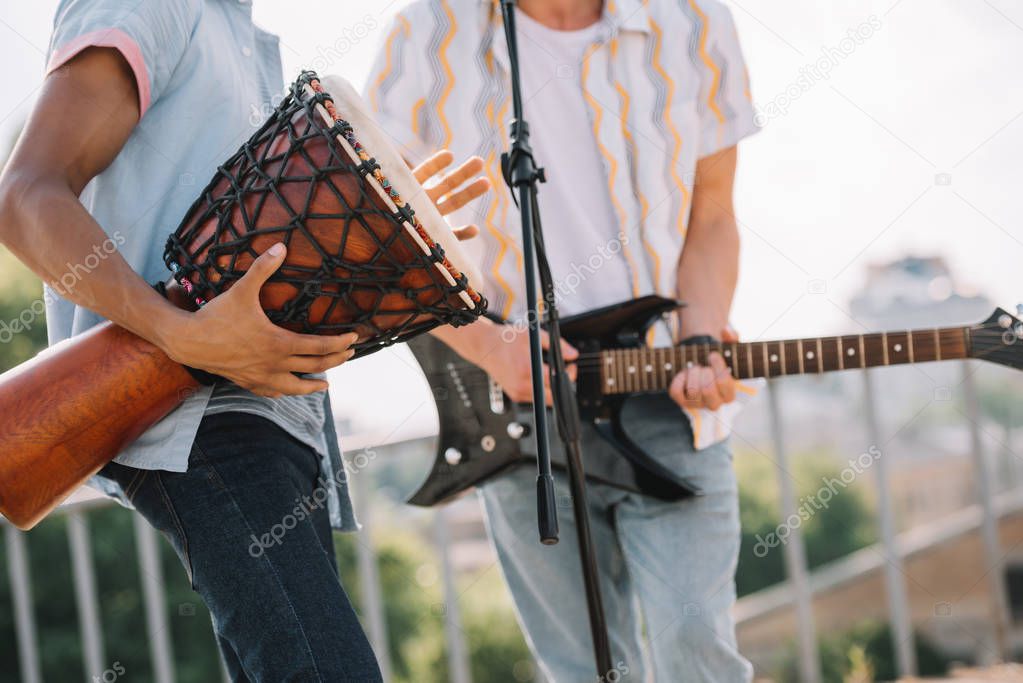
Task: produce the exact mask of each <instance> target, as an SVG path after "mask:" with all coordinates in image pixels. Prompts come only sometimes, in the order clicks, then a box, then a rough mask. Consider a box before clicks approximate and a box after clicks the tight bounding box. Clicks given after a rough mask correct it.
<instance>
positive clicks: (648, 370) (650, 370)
mask: <svg viewBox="0 0 1023 683" xmlns="http://www.w3.org/2000/svg"><path fill="white" fill-rule="evenodd" d="M643 369H644V370H646V371H647V372H653V371H654V366H652V365H648V366H646V367H645V368H643Z"/></svg>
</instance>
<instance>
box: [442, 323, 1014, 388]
mask: <svg viewBox="0 0 1023 683" xmlns="http://www.w3.org/2000/svg"><path fill="white" fill-rule="evenodd" d="M949 329H953V330H956V331H959V329H960V328H949ZM963 329H966V328H963ZM970 330H971V334H975V333H977V332H992V331H995V332H997V331H1001V330H1002V328H1001V327H1000V326H998V325H995V324H992V325H981V326H978V327H973V328H970ZM921 333H922V332H921V331H920V330H911V331H904V332H888V333H887V335H888V337H889V340H891V338H892V337H895V336H896V335H903V334H905V335H909V334H913V335H917V334H921ZM874 334H879V333H874ZM927 335H928V337H929V336H930V335H931V333H930V332H927ZM850 336H851V337H857V338H858V337H860V336H863V337H865V336H866V335H845V336H842V337H821V339H822V340H827V341H830V340H833V339H844V338H845V337H850ZM929 341H930V340H929V339H927V337H924V338H922V339H920V340H915V341H914V344H915V346H916V350H917V352H918V353H920V352H926V351H934V350H935V349H936V348H937V347H935V346H933V345H930V346H928V342H929ZM796 342H797V340H795V339H789V340H779V341H750V342H739V343H738V344H739V346H740V347H743V348H745V347H746V346H747V345H749V344H777V345H779V348H780V350H782V351H783V352H784V350H785V349H784V346H785V345H786V344H792V343H796ZM701 346H702V347H706V348H707V349H709V350H710V351H716V352H719V353H721V352H723V351H725V350H730V349H726V347H729V346H731V345H730V344H720V343H719V344H714V345H710V346H709V347H708V346H707V345H699V346H698V347H697V350H698V352H702V353H704V354H706V351H705V349H704V348H700V347H701ZM1005 346H1007V345H1006V344H1005V343H1004V342H1002V341H1000V340H989V339H985V338H984V337H983V336H980V337H979V338H975V339H973V344H972V350H973V352H974V353H975V354H976V355H978V356H980V355H984V354H987V353H991V352H995V351H999V350H1001V349H1004V348H1005ZM638 348H640V349H641V350H645V351H655V350H658V349H653V348H650V347H638ZM661 348H663V349H666V350H668V351H676V350H678V349H680V348H683V347H678V346H674V347H661ZM613 350H614V349H606V350H604V351H588V352H583V353H580V354H579V358H578V360H576V361H575V362H574V363H568V364H569V365H575V366H576V367H577V368H578V369H579V370H584V369H585V370H586V371H587V372H591V371H593V370H597V369H599V368H600V366H601V365H602V364H604V363H606V356H605V354H606V353H608V352H610V351H613ZM896 364H902V363H889V365H896ZM462 368H469V369H476V370H480V368H479V367H478V366H476V365H473V364H471V363H469V362H468V361H463V362H462V363H460V364H459V365H457V366H456V368H455V369H462ZM847 369H854V368H847ZM448 373H449V371H447V370H438V371H433V372H430V373H426V372H424V373H423V374H424V375H426V376H428V377H429V376H440V375H445V374H448ZM785 374H798V373H785ZM804 374H807V373H804Z"/></svg>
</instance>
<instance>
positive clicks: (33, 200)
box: [0, 176, 186, 346]
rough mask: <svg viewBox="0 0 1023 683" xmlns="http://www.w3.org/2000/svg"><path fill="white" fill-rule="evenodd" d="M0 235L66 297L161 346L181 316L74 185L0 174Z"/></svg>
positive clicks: (10, 247)
mask: <svg viewBox="0 0 1023 683" xmlns="http://www.w3.org/2000/svg"><path fill="white" fill-rule="evenodd" d="M0 241H2V242H3V244H4V245H5V246H7V248H8V249H10V250H11V252H12V253H14V255H15V256H17V257H18V258H19V259H20V260H21V261H22V262H24V263H25V264H26V265H28V266H29V268H31V269H32V270H33V271H34V272H35V273H36V274H37V275H38V276H39V277H40V278H41V279H42V280H43V281H44V282H46V284H48V285H49V286H50V287H51V288H52V289H53V290H54V291H55V292H56V293H57V294H59V295H60V296H61V297H63V298H65V299H68V300H69V301H73V302H74V303H76V304H78V305H80V306H84V307H86V308H88V309H90V310H92V311H95V312H96V313H98V314H99V315H101V316H103V317H104V318H107V319H109V320H112V321H113V322H115V323H117V324H118V325H120V326H122V327H125V328H127V329H129V330H131V331H132V332H134V333H136V334H138V335H139V336H141V337H143V338H145V339H148V340H150V341H152V342H153V343H155V344H157V345H159V346H163V343H164V339H163V337H164V336H165V335H166V334H167V332H166V331H167V330H168V329H172V328H173V325H170V324H168V323H169V321H171V320H173V319H174V318H175V317H177V316H180V315H186V314H184V313H183V312H181V311H178V310H177V309H175V308H174V306H172V305H171V304H170V303H168V302H167V301H166V300H165V299H164V298H163V297H161V296H160V295H159V294H157V293H156V292H155V291H154V290H153V289H152V287H151V286H150V285H149V283H147V282H145V281H144V280H143V279H142V278H141V277H140V276H139V275H138V274H137V273H136V272H135V271H134V270H132V268H131V267H130V266H129V265H128V263H127V262H126V261H125V260H124V258H123V257H122V256H121V254H120V253H119V252H118V250H117V247H118V245H119V244H120V243H121V242H122V241H123V238H122V239H118V236H117V233H115V234H114V235H112V236H111V235H108V234H107V233H105V232H104V231H103V229H102V228H101V227H100V226H99V224H98V223H96V221H95V220H94V219H93V218H92V216H90V215H89V213H88V212H87V211H86V210H85V208H84V207H83V206H82V204H81V203H80V202H79V201H78V198H77V197H75V196H74V194H73V193H72V192H71V190H70V188H68V187H67V186H66V185H65V186H62V185H61V184H60V183H59V182H57V181H46V180H38V179H36V180H32V181H29V180H27V179H19V178H12V177H9V176H5V177H3V178H0Z"/></svg>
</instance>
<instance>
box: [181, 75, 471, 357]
mask: <svg viewBox="0 0 1023 683" xmlns="http://www.w3.org/2000/svg"><path fill="white" fill-rule="evenodd" d="M309 89H311V90H312V91H313V94H312V95H310V94H309ZM317 104H319V105H321V106H322V107H323V108H324V109H326V110H327V113H328V114H329V116H330V118H331V119H332V120H333V122H334V124H333V126H327V125H326V124H325V122H324V121H323V119H322V118H321V116H320V115H319V113H318V111H317V109H316V105H317ZM300 112H304V116H298V114H299V113H300ZM282 133H283V134H285V135H286V136H287V137H286V140H287V144H286V145H284V146H283V147H282V146H281V144H280V138H281V136H282ZM338 135H340V136H341V137H343V138H344V139H345V141H347V143H348V144H349V145H350V146H351V148H352V149H353V150H354V151H355V153H356V156H357V157H358V161H355V160H353V159H352V158H350V156H349V154H348V153H347V151H346V150H344V149H343V147H342V146H341V145H340V143H339V142H338V141H337V139H336V136H338ZM319 137H325V138H326V148H327V151H328V154H329V162H328V163H327V164H326V165H322V164H317V163H314V161H313V159H312V158H311V157H310V154H309V151H308V150H307V144H308V143H310V142H311V141H313V140H315V139H316V138H319ZM369 151H371V150H369ZM369 151H368V150H366V149H365V148H364V147H363V145H362V144H361V143H360V142H359V140H358V138H357V136H356V131H355V130H353V128H352V126H351V125H350V124H349V123H348V122H347V121H345V120H344V119H343V118H342V117H341V116H340V114H339V112H338V111H337V110H336V108H335V107H334V102H333V99H332V98H331V97H330V95H329V94H328V93H326V92H325V91H324V90H323V88H322V86H321V85H320V81H319V78H318V77H317V76H316V74H315V73H313V72H308V71H307V72H303V73H302V75H301V76H300V77H299V78H298V80H297V81H296V82H295V83H294V84H293V85H292V86H291V91H290V93H289V94H288V95H287V96H286V97H285V98H284V100H283V101H282V102H281V103H280V105H279V106H278V107H277V108H276V110H275V111H274V113H273V114H272V115H271V117H270V118H269V119H268V120H267V121H266V123H264V124H263V126H262V127H261V128H260V129H259V130H258V131H257V132H256V133H255V134H253V136H252V137H251V138H250V139H249V140H248V141H247V142H246V143H245V144H244V145H242V147H241V148H240V149H239V150H238V151H237V152H236V153H235V154H234V155H233V156H232V157H231V158H230V159H228V160H227V161H226V162H225V163H224V164H222V165H221V166H220V167H218V169H217V173H216V174H215V175H214V177H213V179H212V180H211V181H210V183H209V184H208V185H207V186H206V188H205V190H204V191H203V193H202V194H201V196H200V197H199V199H197V200H196V202H195V203H194V204H193V205H192V208H191V209H190V210H189V212H188V214H187V215H186V218H185V220H184V221H183V222H182V224H181V226H180V227H179V228H178V229H177V230H176V231H175V232H174V233H173V234H172V235H171V236H170V238H169V239H168V240H167V246H166V249H165V251H164V262H165V263H166V264H167V266H168V268H170V269H171V271H172V273H173V276H174V278H175V279H176V280H177V281H178V282H179V283H180V284H181V286H182V287H183V288H184V289H185V291H186V292H187V293H188V294H189V296H190V297H191V298H192V299H194V301H195V302H196V304H197V305H199V306H202V305H204V304H205V303H206V302H207V300H208V299H210V298H212V297H213V296H216V295H217V294H220V293H221V292H223V291H224V290H225V289H227V287H229V286H230V285H231V284H232V283H233V282H236V281H237V280H238V279H240V278H241V277H242V276H243V275H244V274H245V271H244V270H243V269H239V268H238V267H237V262H238V259H239V257H240V256H242V255H243V254H247V255H248V256H249V257H251V258H252V259H255V258H256V257H257V256H258V255H259V252H257V251H256V250H255V249H254V248H253V240H255V239H256V238H257V237H260V236H265V235H272V234H275V233H276V235H277V236H278V238H279V240H278V241H280V242H283V243H284V244H285V246H286V247H288V248H289V255H290V249H291V242H292V239H293V238H294V237H295V235H297V234H300V235H302V236H303V237H304V238H305V239H306V240H308V242H309V244H310V245H312V246H313V247H314V248H315V250H316V251H317V252H318V253H319V257H320V259H321V261H320V264H319V265H318V266H300V265H295V264H289V263H288V261H287V260H286V261H285V264H284V265H283V266H282V267H281V268H280V269H279V270H278V272H276V273H274V274H273V275H272V276H271V277H270V279H269V280H268V281H267V283H268V284H270V283H286V284H289V285H291V286H292V287H294V289H295V291H296V292H297V295H296V296H294V297H292V298H291V299H290V300H288V301H286V302H285V303H284V304H283V306H282V307H281V308H280V309H269V310H266V314H267V316H268V317H269V318H270V320H271V321H272V322H274V323H276V324H279V325H284V326H287V327H289V329H294V330H296V331H299V332H303V333H319V334H324V333H329V334H341V333H344V332H348V331H351V330H354V329H356V328H357V327H359V328H361V329H367V328H368V329H370V330H372V332H373V334H372V336H371V340H370V341H368V342H361V343H360V344H357V345H356V347H355V348H356V350H357V353H356V355H364V354H365V353H369V352H371V351H374V350H376V349H379V348H382V347H383V346H387V345H390V344H393V343H395V342H397V341H403V340H404V339H406V338H409V337H411V336H413V335H415V334H418V333H421V332H424V331H427V330H429V329H432V328H434V327H436V326H438V325H441V324H445V323H446V324H451V325H455V326H458V325H464V324H468V323H471V322H473V321H475V320H476V319H477V318H478V317H479V316H480V315H482V314H483V313H484V312H485V310H486V306H487V302H486V300H485V299H484V298H483V297H482V296H481V295H480V294H479V293H477V292H476V291H475V290H474V289H473V288H472V287H470V286H469V284H468V282H467V279H466V277H465V275H464V274H463V273H461V272H460V271H459V270H458V269H457V268H456V267H455V266H454V265H453V264H452V263H451V262H450V261H449V260H448V259H447V257H446V256H445V255H444V251H443V249H442V248H441V246H440V245H439V244H437V243H436V242H435V241H434V240H433V239H432V238H431V237H430V236H429V234H428V233H427V231H426V229H425V228H424V227H423V226H422V225H421V224H420V222H419V220H418V219H417V218H416V215H415V211H414V210H413V209H412V207H411V206H410V205H409V204H407V203H406V202H405V201H404V200H403V199H402V198H401V196H400V195H399V194H398V192H397V190H396V189H395V188H394V187H393V186H392V185H391V183H390V182H389V181H388V179H387V177H386V176H385V175H384V173H383V172H382V170H381V169H380V166H379V164H378V163H377V162H376V161H375V159H373V158H372V157H371V156H370V155H369ZM271 166H272V167H275V169H276V170H275V171H274V172H273V173H268V171H267V168H268V167H271ZM339 174H347V175H348V176H349V177H351V175H353V174H354V175H355V176H356V177H358V178H359V179H360V182H358V183H357V186H358V191H357V193H356V194H357V201H352V198H351V197H348V196H346V194H345V192H343V191H342V190H341V189H340V188H339V187H338V185H337V184H336V183H335V178H338V177H340V176H339ZM367 175H372V177H373V179H375V180H376V182H377V183H379V185H380V186H381V187H382V188H383V190H384V191H385V192H386V193H387V196H388V197H390V199H391V202H393V204H394V206H395V207H396V211H394V212H391V211H390V210H389V209H388V208H387V207H386V205H385V202H384V201H383V200H382V199H381V198H380V196H379V194H378V193H377V191H376V190H375V189H374V188H372V187H370V183H369V181H368V180H367V178H366V176H367ZM225 181H226V187H225V186H224V183H225ZM302 183H304V184H305V187H304V190H303V191H302V192H297V191H295V189H294V186H295V185H298V184H302ZM285 184H288V185H290V186H292V187H291V188H289V192H288V194H287V196H285V193H283V192H282V191H281V188H282V187H283V186H284V185H285ZM218 186H219V187H220V188H221V189H219V190H218ZM324 191H328V192H330V193H331V195H332V198H334V199H336V200H337V204H339V205H340V210H338V211H337V212H333V213H330V212H328V213H323V212H318V211H315V210H314V208H313V206H312V204H313V199H314V196H315V195H316V193H317V192H324ZM348 193H349V195H350V194H352V191H351V188H350V187H349V188H348ZM253 196H255V198H256V200H255V203H254V204H249V205H246V203H245V199H247V198H248V199H249V200H250V201H251V199H252V197H253ZM295 197H301V199H302V201H301V202H300V203H299V205H298V206H295V203H296V202H295V201H294V198H295ZM374 200H375V201H374ZM268 201H274V202H276V203H278V204H279V206H280V208H283V209H284V211H285V212H286V214H287V216H288V219H287V221H286V222H284V223H283V224H279V225H263V226H257V221H258V219H259V217H260V213H261V211H262V210H263V208H264V206H265V205H266V202H268ZM199 210H201V213H197V211H199ZM373 217H376V218H377V219H379V218H381V217H382V218H385V219H386V224H387V225H390V226H393V229H389V230H385V231H382V232H383V233H384V234H379V233H380V231H379V229H377V230H375V229H373V228H372V227H370V225H369V224H368V223H367V219H368V218H373ZM211 219H213V220H215V221H216V224H215V227H214V229H213V230H212V231H211V232H210V234H209V235H208V236H206V237H203V235H202V234H203V232H204V231H205V230H207V229H208V228H207V227H206V226H207V224H208V223H209V222H210V220H211ZM310 219H312V220H315V221H325V220H326V221H331V223H336V228H332V230H336V231H338V232H339V235H338V237H339V239H337V237H334V239H337V241H338V244H339V246H338V248H337V250H336V252H329V251H328V250H327V249H326V248H325V247H324V246H323V244H322V242H321V241H320V240H318V239H317V237H316V235H315V234H314V232H313V231H311V230H310V229H309V228H308V226H307V222H308V221H309V220H310ZM378 225H379V223H378ZM409 227H410V228H411V230H413V231H415V233H416V234H417V235H418V236H419V238H420V239H421V240H422V242H423V243H425V244H426V246H427V249H428V250H427V251H424V250H423V248H422V246H421V245H420V244H418V243H417V241H416V240H415V239H414V237H413V236H412V233H411V232H410V230H409V229H408V228H409ZM353 229H358V230H359V235H360V237H361V238H362V239H363V240H365V239H367V238H369V239H370V240H372V242H373V243H374V247H375V253H373V254H371V255H370V256H369V257H368V258H367V259H363V260H361V261H353V260H352V259H351V258H346V256H345V251H346V246H347V245H348V243H349V236H350V234H351V233H352V231H353ZM399 243H400V245H401V247H402V249H401V251H402V252H404V253H406V254H412V255H413V256H412V258H411V259H409V260H407V261H406V262H404V263H403V262H401V261H400V260H399V259H397V258H395V257H394V256H393V253H392V249H393V248H394V247H395V245H397V244H399ZM440 268H443V269H444V271H446V272H447V273H449V274H450V276H451V278H452V279H453V280H454V284H453V285H452V284H451V283H450V282H449V281H448V280H447V279H446V278H445V277H444V275H443V273H442V272H441V270H440ZM412 270H418V271H421V272H423V273H426V274H428V280H429V282H428V283H427V284H426V285H424V286H420V287H408V286H404V285H402V284H401V281H402V278H403V277H404V276H405V275H406V274H407V273H409V272H410V271H412ZM431 292H433V294H431ZM394 294H400V295H402V296H403V297H404V302H405V305H402V306H401V307H398V308H395V307H394V306H393V305H390V306H388V307H386V308H381V304H382V303H383V301H384V297H385V295H394ZM466 295H467V296H468V297H469V300H470V301H471V303H472V306H469V305H468V302H466V301H465V300H464V297H465V296H466ZM323 297H327V298H328V299H329V300H330V301H329V304H328V306H327V309H326V311H325V312H324V313H323V314H322V315H317V316H316V317H317V318H319V321H317V322H311V321H310V320H309V313H310V307H311V306H312V304H313V303H314V302H316V301H317V300H319V299H322V298H323ZM424 299H425V300H426V301H425V302H424ZM393 300H394V297H393V296H391V297H389V301H392V302H393ZM452 301H455V302H457V303H456V304H453V303H452ZM367 302H369V303H368V305H367ZM458 304H461V305H458ZM339 306H341V307H343V309H342V310H345V309H347V311H348V312H351V313H352V315H351V316H350V317H349V318H346V319H345V321H344V322H339V323H337V322H335V323H332V322H328V320H330V319H331V315H332V314H333V313H335V311H336V309H337V308H338V307H339ZM377 316H383V317H384V318H386V319H388V320H397V321H398V322H397V323H395V324H388V325H387V326H386V328H382V327H380V326H379V325H378V324H377V323H376V322H375V318H376V317H377ZM424 316H429V317H430V319H429V320H423V317H424Z"/></svg>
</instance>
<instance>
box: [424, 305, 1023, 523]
mask: <svg viewBox="0 0 1023 683" xmlns="http://www.w3.org/2000/svg"><path fill="white" fill-rule="evenodd" d="M680 306H681V304H680V303H679V302H677V301H674V300H672V299H666V298H663V297H659V296H653V295H651V296H645V297H642V298H639V299H635V300H631V301H626V302H623V303H619V304H614V305H612V306H606V307H604V308H600V309H597V310H594V311H589V312H586V313H582V314H580V315H576V316H572V317H569V318H564V319H562V321H561V332H562V336H563V337H564V338H565V339H566V340H567V341H568V342H569V343H570V344H572V345H573V346H574V347H575V348H577V349H578V350H579V359H578V361H577V365H578V370H579V372H578V379H577V381H576V395H577V399H578V403H579V413H580V417H581V419H582V420H583V421H584V422H587V423H589V424H591V425H593V427H594V428H595V430H596V433H597V434H599V436H600V438H601V439H602V440H603V441H604V442H606V443H607V444H610V445H611V446H612V447H613V449H614V451H615V452H616V453H618V454H620V456H621V458H620V459H618V458H587V457H586V452H585V449H584V453H583V464H584V468H585V470H586V478H587V479H588V480H590V481H593V482H599V483H604V484H609V485H612V486H616V487H619V488H622V489H625V490H629V491H634V492H639V493H644V494H646V495H650V496H653V497H656V498H660V499H662V500H678V499H682V498H685V497H687V496H691V495H697V494H699V490H698V489H697V487H696V486H694V485H693V484H692V483H691V482H689V481H686V480H685V479H684V478H682V477H680V476H678V475H676V474H675V473H673V472H671V471H670V470H668V469H667V468H665V467H663V466H662V465H660V463H659V462H658V461H657V460H655V459H654V458H652V457H650V456H649V455H648V454H646V453H645V452H644V451H643V449H642V448H641V447H640V446H639V445H638V444H636V443H634V442H633V441H632V440H631V439H630V438H629V436H628V434H627V433H626V431H625V430H624V429H623V428H622V425H621V422H620V419H619V415H620V413H621V407H622V403H623V402H624V401H625V399H626V398H628V397H629V396H631V395H634V394H641V393H650V392H664V391H667V389H668V387H669V385H670V384H671V380H672V378H673V377H674V376H675V374H676V373H677V372H678V371H679V370H681V369H682V368H685V367H687V366H689V365H693V364H698V365H703V364H706V362H707V357H708V356H709V355H710V353H711V352H719V353H721V355H722V356H723V358H724V360H725V363H726V364H727V365H728V367H729V369H730V370H731V372H732V375H733V376H734V377H735V378H736V379H752V378H755V377H766V378H771V377H780V376H785V375H798V374H818V373H824V372H832V371H837V370H848V369H855V368H869V367H877V366H887V365H900V364H905V363H920V362H930V361H942V360H952V359H963V358H978V359H983V360H989V361H992V362H995V363H999V364H1001V365H1006V366H1009V367H1013V368H1016V369H1023V322H1020V320H1019V319H1018V318H1017V317H1015V316H1012V315H1010V314H1009V313H1007V312H1006V311H1004V310H1002V309H996V310H995V312H994V313H993V314H992V315H991V316H990V317H989V318H988V319H987V320H985V321H984V322H982V323H980V324H978V325H972V326H966V327H951V328H932V329H927V330H913V331H904V332H881V333H876V334H864V335H848V336H841V337H814V338H807V339H791V340H782V341H757V342H748V343H734V344H697V345H690V346H681V347H666V348H649V347H646V346H644V340H645V339H646V334H647V331H648V330H649V329H650V326H651V325H652V324H653V323H655V322H656V321H658V320H659V319H661V317H662V316H664V315H667V314H669V313H671V312H673V311H675V310H676V309H678V308H679V307H680ZM408 345H409V347H410V348H411V349H412V353H413V354H414V355H415V357H416V359H417V360H418V361H419V364H420V366H421V367H422V369H423V372H424V373H425V375H426V378H427V381H428V382H429V383H430V386H431V388H432V390H433V394H434V398H435V400H436V402H437V413H438V416H439V421H440V430H439V435H438V441H437V455H436V458H435V460H434V463H433V467H432V468H431V470H430V473H429V475H428V476H427V478H426V480H425V481H424V482H423V483H422V485H420V487H419V489H418V490H417V491H416V492H415V493H414V494H412V496H411V497H410V498H409V500H408V502H410V503H412V504H414V505H425V506H429V505H436V504H438V503H442V502H445V501H448V500H450V499H452V498H454V497H455V496H457V495H459V494H460V493H462V492H464V491H467V490H469V489H471V488H473V487H474V486H476V485H478V484H481V483H483V482H485V481H487V480H489V479H492V478H493V477H496V476H499V475H500V474H502V473H504V472H506V471H508V470H509V469H510V468H513V467H516V466H519V465H523V464H531V465H534V466H535V463H536V460H535V455H534V453H535V451H534V450H533V449H532V448H525V449H524V448H523V446H524V445H525V444H524V443H523V442H524V441H525V442H527V443H529V444H530V445H531V440H532V438H533V436H532V434H530V429H529V426H528V425H529V424H530V423H531V422H532V420H531V414H532V406H529V405H521V404H515V403H512V402H511V401H510V400H508V398H507V397H506V396H505V395H504V394H503V392H502V391H501V388H500V387H499V386H498V385H497V384H496V383H495V382H494V381H493V380H491V378H490V377H489V376H488V375H487V374H486V372H484V371H483V370H481V369H480V368H478V367H476V366H474V365H472V364H470V363H468V362H466V361H465V360H463V359H462V358H461V357H460V356H458V355H457V354H456V353H454V352H453V351H451V350H450V349H449V348H448V347H447V346H446V345H444V344H443V343H441V342H439V341H437V340H436V339H434V338H433V337H431V336H429V335H422V336H420V337H417V338H415V339H413V340H411V341H409V342H408ZM553 438H557V435H556V432H555V434H554V435H553ZM552 464H553V465H554V467H555V468H557V469H561V470H564V469H565V467H566V465H565V461H564V459H563V457H561V456H560V455H559V453H558V452H557V451H555V453H554V455H553V457H552Z"/></svg>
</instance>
